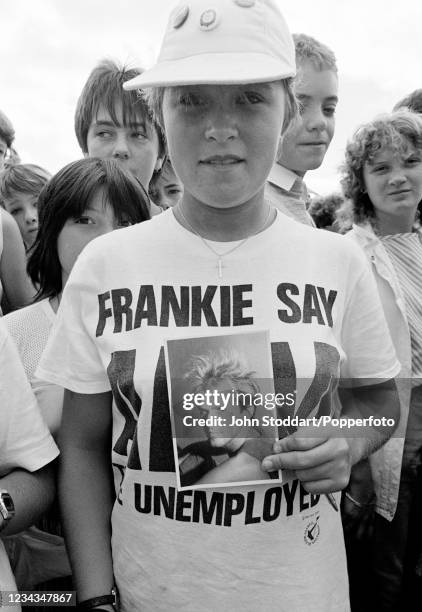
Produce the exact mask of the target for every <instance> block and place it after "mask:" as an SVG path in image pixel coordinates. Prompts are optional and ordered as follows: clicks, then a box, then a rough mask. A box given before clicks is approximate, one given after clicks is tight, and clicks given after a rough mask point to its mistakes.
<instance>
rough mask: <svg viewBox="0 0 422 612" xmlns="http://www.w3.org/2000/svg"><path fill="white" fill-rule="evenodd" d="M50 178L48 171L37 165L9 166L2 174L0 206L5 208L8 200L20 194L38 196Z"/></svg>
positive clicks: (0, 177) (0, 180)
mask: <svg viewBox="0 0 422 612" xmlns="http://www.w3.org/2000/svg"><path fill="white" fill-rule="evenodd" d="M50 178H51V174H50V173H49V172H47V170H44V168H41V166H36V165H35V164H16V165H11V166H8V167H7V168H6V169H5V170H3V171H2V172H1V173H0V204H1V205H2V206H3V207H4V206H5V204H6V202H7V201H8V200H11V199H13V198H14V197H15V196H16V195H18V194H20V193H29V194H30V195H33V196H38V195H39V194H40V192H41V190H42V189H43V187H44V186H45V185H46V184H47V183H48V181H49V180H50Z"/></svg>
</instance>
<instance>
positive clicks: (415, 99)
mask: <svg viewBox="0 0 422 612" xmlns="http://www.w3.org/2000/svg"><path fill="white" fill-rule="evenodd" d="M400 108H408V109H409V110H411V111H413V112H414V113H421V114H422V89H415V91H412V93H410V94H409V95H408V96H405V97H404V98H402V99H401V100H399V101H398V102H397V104H396V105H395V107H394V109H393V110H395V111H396V110H399V109H400Z"/></svg>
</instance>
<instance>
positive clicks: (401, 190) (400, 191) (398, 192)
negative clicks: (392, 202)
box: [389, 189, 410, 195]
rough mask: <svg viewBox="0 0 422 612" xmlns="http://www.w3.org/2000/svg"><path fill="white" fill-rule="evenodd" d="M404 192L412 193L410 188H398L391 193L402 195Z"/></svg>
mask: <svg viewBox="0 0 422 612" xmlns="http://www.w3.org/2000/svg"><path fill="white" fill-rule="evenodd" d="M404 193H410V189H398V190H397V191H391V192H390V193H389V195H402V194H404Z"/></svg>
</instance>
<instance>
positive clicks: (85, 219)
mask: <svg viewBox="0 0 422 612" xmlns="http://www.w3.org/2000/svg"><path fill="white" fill-rule="evenodd" d="M75 223H79V224H80V225H93V224H95V221H94V219H93V218H92V217H88V215H82V216H81V217H77V218H76V219H75Z"/></svg>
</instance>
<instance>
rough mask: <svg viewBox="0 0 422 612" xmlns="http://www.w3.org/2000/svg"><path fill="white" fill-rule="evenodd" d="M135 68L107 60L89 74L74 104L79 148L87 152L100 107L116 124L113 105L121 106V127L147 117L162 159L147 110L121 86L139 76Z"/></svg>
mask: <svg viewBox="0 0 422 612" xmlns="http://www.w3.org/2000/svg"><path fill="white" fill-rule="evenodd" d="M141 72H142V70H140V69H139V68H128V67H127V66H125V65H119V64H118V63H117V62H114V61H113V60H110V59H104V60H102V61H101V62H99V64H97V66H95V68H94V69H93V70H92V72H91V74H90V75H89V77H88V80H87V81H86V83H85V85H84V87H83V89H82V92H81V95H80V96H79V99H78V102H77V104H76V111H75V133H76V138H77V139H78V143H79V146H80V147H81V149H82V151H83V152H84V153H86V152H87V150H88V146H87V136H88V130H89V127H90V125H91V123H92V121H93V119H94V118H95V117H96V115H97V113H98V109H99V107H100V106H101V105H104V107H105V108H106V109H107V111H108V113H109V114H110V117H111V118H112V120H113V121H114V122H115V123H117V117H116V102H121V103H122V113H123V123H124V124H125V125H130V124H131V123H135V122H136V120H137V117H139V115H142V116H143V117H147V118H148V119H149V120H150V121H151V123H152V125H153V126H154V128H155V130H156V132H157V136H158V142H159V156H160V157H164V155H165V143H164V135H163V132H162V130H161V128H160V126H159V125H158V124H157V123H156V122H155V120H154V118H153V115H152V113H151V110H150V109H149V108H148V105H147V104H146V103H145V101H144V100H143V98H142V97H141V96H139V93H138V92H137V91H125V90H124V89H123V83H125V82H126V81H129V80H130V79H133V78H135V77H136V76H138V75H139V74H141Z"/></svg>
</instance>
